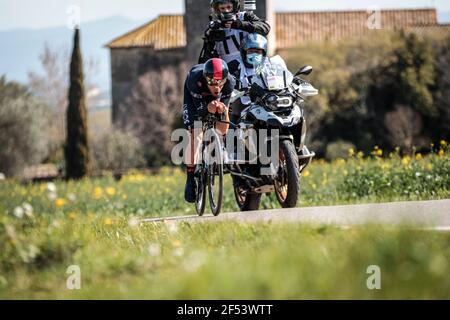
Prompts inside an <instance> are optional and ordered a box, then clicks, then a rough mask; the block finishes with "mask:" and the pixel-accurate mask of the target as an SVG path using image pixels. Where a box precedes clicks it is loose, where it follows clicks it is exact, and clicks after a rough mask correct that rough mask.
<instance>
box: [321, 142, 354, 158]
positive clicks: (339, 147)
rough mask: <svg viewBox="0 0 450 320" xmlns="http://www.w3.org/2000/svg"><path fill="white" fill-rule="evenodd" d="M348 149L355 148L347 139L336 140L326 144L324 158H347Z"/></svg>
mask: <svg viewBox="0 0 450 320" xmlns="http://www.w3.org/2000/svg"><path fill="white" fill-rule="evenodd" d="M350 149H353V150H354V149H355V146H354V145H353V143H351V142H348V141H342V140H339V141H336V142H332V143H330V144H328V145H327V149H326V153H325V158H326V159H327V160H333V159H337V158H341V159H347V158H348V153H349V150H350Z"/></svg>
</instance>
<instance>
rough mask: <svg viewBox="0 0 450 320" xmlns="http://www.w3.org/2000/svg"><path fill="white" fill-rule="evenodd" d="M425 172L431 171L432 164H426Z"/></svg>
mask: <svg viewBox="0 0 450 320" xmlns="http://www.w3.org/2000/svg"><path fill="white" fill-rule="evenodd" d="M427 170H428V171H431V170H433V164H432V163H429V164H427Z"/></svg>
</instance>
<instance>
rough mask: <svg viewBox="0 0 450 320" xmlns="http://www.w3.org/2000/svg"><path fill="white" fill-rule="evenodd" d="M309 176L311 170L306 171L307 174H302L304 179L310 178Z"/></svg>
mask: <svg viewBox="0 0 450 320" xmlns="http://www.w3.org/2000/svg"><path fill="white" fill-rule="evenodd" d="M309 175H310V172H309V170H305V172H303V174H302V176H303V177H305V178H306V177H309Z"/></svg>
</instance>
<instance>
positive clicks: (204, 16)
mask: <svg viewBox="0 0 450 320" xmlns="http://www.w3.org/2000/svg"><path fill="white" fill-rule="evenodd" d="M184 6H185V14H184V23H185V27H186V40H187V58H188V62H189V63H191V64H194V63H195V62H196V61H197V60H198V56H199V55H200V51H201V49H202V46H203V39H202V37H203V34H204V33H205V30H206V28H207V26H208V23H209V20H208V17H209V15H210V14H211V7H210V0H185V2H184ZM243 8H244V1H243V0H241V10H243ZM255 14H256V15H257V16H258V17H260V18H262V19H265V20H267V21H268V22H269V24H270V25H271V26H272V32H271V33H270V36H269V50H270V52H271V53H273V52H275V45H276V37H275V13H274V11H273V4H272V0H257V1H256V11H255Z"/></svg>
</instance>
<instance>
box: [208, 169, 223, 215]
mask: <svg viewBox="0 0 450 320" xmlns="http://www.w3.org/2000/svg"><path fill="white" fill-rule="evenodd" d="M208 193H209V205H210V207H211V212H212V214H213V215H215V216H217V215H219V213H220V210H221V209H222V198H223V165H222V164H218V163H213V164H211V165H209V166H208Z"/></svg>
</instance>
